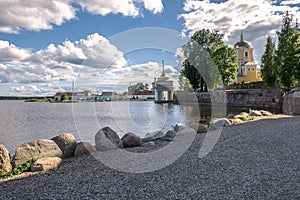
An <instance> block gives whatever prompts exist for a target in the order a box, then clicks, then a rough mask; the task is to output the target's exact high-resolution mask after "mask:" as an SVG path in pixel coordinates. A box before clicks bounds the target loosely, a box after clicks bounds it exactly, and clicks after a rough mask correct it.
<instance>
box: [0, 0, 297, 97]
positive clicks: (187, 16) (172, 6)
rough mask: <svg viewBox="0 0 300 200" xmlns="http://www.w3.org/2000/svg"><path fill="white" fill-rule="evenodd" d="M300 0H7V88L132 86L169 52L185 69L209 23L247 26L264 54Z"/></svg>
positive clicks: (2, 59)
mask: <svg viewBox="0 0 300 200" xmlns="http://www.w3.org/2000/svg"><path fill="white" fill-rule="evenodd" d="M299 9H300V0H287V1H276V0H253V1H249V2H247V3H245V2H244V1H243V0H223V1H221V0H214V1H209V0H179V1H174V0H110V1H104V0H97V1H96V0H56V1H54V0H16V1H12V0H6V1H1V2H0V13H1V14H0V95H53V94H54V93H55V92H56V91H69V90H70V87H71V83H72V82H73V81H74V82H76V90H84V89H90V90H92V91H96V92H101V91H103V90H116V91H124V90H126V88H127V87H128V86H129V85H130V84H134V83H137V82H147V83H151V81H152V80H153V78H154V77H157V76H159V75H160V69H161V67H160V63H161V60H162V59H165V61H166V62H165V63H166V70H167V72H168V75H169V76H170V77H172V78H174V79H175V80H176V79H177V76H178V73H179V71H180V65H178V62H177V61H178V60H177V58H178V56H179V55H178V52H180V51H177V49H178V48H180V45H182V44H184V42H186V40H187V39H188V38H189V37H190V35H191V34H192V33H193V32H195V31H197V30H199V29H202V28H209V29H214V30H219V31H221V32H222V33H224V34H225V41H226V43H228V44H229V45H234V43H235V42H237V41H238V40H239V34H240V33H241V31H243V32H244V35H245V39H246V40H248V41H249V42H251V43H252V44H253V46H254V48H255V52H256V53H255V57H256V60H257V61H258V62H260V57H261V54H262V53H263V49H264V43H265V41H266V37H267V36H268V35H271V36H272V37H274V39H275V36H276V31H277V30H279V29H280V24H281V20H282V14H283V13H284V12H285V11H286V10H288V11H289V12H290V13H292V14H293V15H294V18H299V19H300V14H299V13H300V11H299Z"/></svg>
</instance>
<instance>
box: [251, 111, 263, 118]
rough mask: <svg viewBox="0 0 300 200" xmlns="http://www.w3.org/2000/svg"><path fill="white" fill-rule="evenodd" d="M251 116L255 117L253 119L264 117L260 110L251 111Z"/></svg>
mask: <svg viewBox="0 0 300 200" xmlns="http://www.w3.org/2000/svg"><path fill="white" fill-rule="evenodd" d="M249 115H250V116H253V117H259V116H262V114H261V112H260V111H259V110H251V111H250V113H249Z"/></svg>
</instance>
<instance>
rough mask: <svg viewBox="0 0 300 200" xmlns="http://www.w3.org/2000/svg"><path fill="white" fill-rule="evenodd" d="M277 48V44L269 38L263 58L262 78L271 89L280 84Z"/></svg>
mask: <svg viewBox="0 0 300 200" xmlns="http://www.w3.org/2000/svg"><path fill="white" fill-rule="evenodd" d="M275 58H276V47H275V42H273V41H272V38H271V37H270V36H269V37H268V39H267V43H266V45H265V52H264V54H263V56H262V57H261V67H262V77H263V80H264V81H265V82H266V83H267V84H268V86H270V87H274V86H275V84H276V83H277V82H278V76H279V74H278V65H277V64H276V63H275Z"/></svg>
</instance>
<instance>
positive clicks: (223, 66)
mask: <svg viewBox="0 0 300 200" xmlns="http://www.w3.org/2000/svg"><path fill="white" fill-rule="evenodd" d="M212 59H213V61H214V63H215V65H217V67H218V70H219V72H220V75H221V78H222V83H223V85H226V86H227V85H229V83H230V82H232V81H233V80H234V79H235V77H236V73H237V68H238V66H237V63H236V54H235V51H234V49H233V48H232V47H228V46H224V45H222V46H220V47H218V48H217V49H215V50H214V51H213V52H212Z"/></svg>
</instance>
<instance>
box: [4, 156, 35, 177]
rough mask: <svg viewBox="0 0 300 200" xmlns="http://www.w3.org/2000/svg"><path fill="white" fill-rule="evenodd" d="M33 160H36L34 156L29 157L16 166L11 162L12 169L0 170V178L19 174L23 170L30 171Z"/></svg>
mask: <svg viewBox="0 0 300 200" xmlns="http://www.w3.org/2000/svg"><path fill="white" fill-rule="evenodd" d="M35 161H36V158H31V159H30V160H28V161H26V162H25V163H24V164H22V165H17V166H15V164H14V163H12V165H13V169H12V171H11V173H5V172H4V171H3V170H0V178H8V177H10V176H13V175H17V174H21V173H23V172H28V171H30V167H31V165H32V164H33V163H34V162H35Z"/></svg>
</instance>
